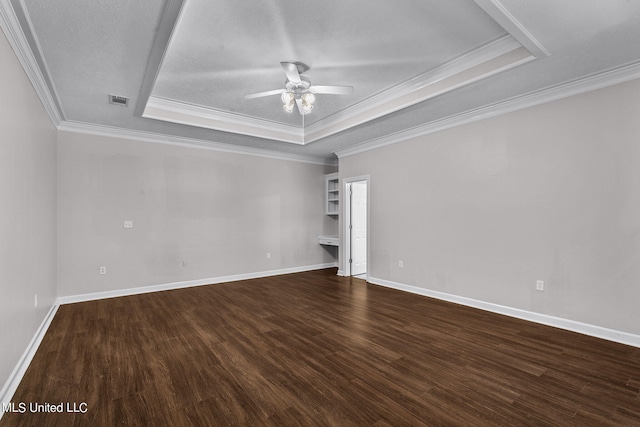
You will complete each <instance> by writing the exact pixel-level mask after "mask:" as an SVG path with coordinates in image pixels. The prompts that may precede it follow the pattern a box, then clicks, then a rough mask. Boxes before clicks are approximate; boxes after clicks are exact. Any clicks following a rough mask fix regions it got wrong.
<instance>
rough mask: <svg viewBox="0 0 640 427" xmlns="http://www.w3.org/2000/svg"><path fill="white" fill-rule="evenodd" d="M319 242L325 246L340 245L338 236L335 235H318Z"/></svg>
mask: <svg viewBox="0 0 640 427" xmlns="http://www.w3.org/2000/svg"><path fill="white" fill-rule="evenodd" d="M318 243H320V244H321V245H325V246H340V241H339V240H338V236H334V235H328V236H318Z"/></svg>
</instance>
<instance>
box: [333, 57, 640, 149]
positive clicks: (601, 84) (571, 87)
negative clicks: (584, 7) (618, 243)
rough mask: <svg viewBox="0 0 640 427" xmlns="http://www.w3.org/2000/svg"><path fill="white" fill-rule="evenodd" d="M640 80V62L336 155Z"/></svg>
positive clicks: (445, 119) (391, 136) (390, 143)
mask: <svg viewBox="0 0 640 427" xmlns="http://www.w3.org/2000/svg"><path fill="white" fill-rule="evenodd" d="M638 78H640V62H636V63H633V64H629V65H626V66H623V67H619V68H615V69H613V70H609V71H605V72H603V73H598V74H595V75H592V76H589V77H586V78H583V79H579V80H574V81H572V82H568V83H564V84H561V85H558V86H554V87H551V88H547V89H543V90H539V91H536V92H532V93H529V94H526V95H523V96H518V97H516V98H512V99H509V100H506V101H503V102H499V103H496V104H493V105H488V106H486V107H482V108H477V109H475V110H470V111H467V112H464V113H461V114H456V115H453V116H450V117H446V118H443V119H439V120H435V121H432V122H428V123H426V124H423V125H420V126H416V127H413V128H410V129H406V130H403V131H400V132H396V133H393V134H390V135H385V136H382V137H380V138H375V139H372V140H369V141H366V142H363V143H361V144H358V145H355V146H352V147H349V148H347V149H344V150H339V151H336V152H335V154H336V155H337V156H338V158H339V159H341V158H343V157H348V156H352V155H354V154H360V153H364V152H366V151H370V150H375V149H377V148H381V147H385V146H387V145H392V144H397V143H399V142H402V141H407V140H409V139H413V138H418V137H421V136H425V135H428V134H431V133H434V132H438V131H441V130H445V129H449V128H452V127H455V126H460V125H464V124H467V123H471V122H475V121H479V120H484V119H488V118H491V117H496V116H499V115H502V114H506V113H511V112H513V111H518V110H522V109H525V108H529V107H533V106H536V105H541V104H545V103H547V102H552V101H556V100H559V99H562V98H567V97H570V96H574V95H579V94H581V93H586V92H590V91H593V90H597V89H602V88H605V87H608V86H613V85H616V84H620V83H624V82H627V81H631V80H634V79H638Z"/></svg>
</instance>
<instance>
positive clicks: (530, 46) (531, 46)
mask: <svg viewBox="0 0 640 427" xmlns="http://www.w3.org/2000/svg"><path fill="white" fill-rule="evenodd" d="M473 1H475V2H476V4H477V5H478V6H480V7H481V8H482V10H484V11H485V12H486V13H487V15H489V16H490V17H491V18H493V20H494V21H496V22H497V23H498V24H499V25H500V26H501V27H502V28H504V29H505V30H507V32H508V33H509V34H511V35H512V36H513V38H515V39H516V40H518V42H520V44H522V46H524V47H525V48H527V50H528V51H529V52H531V53H532V54H533V55H535V56H536V57H537V58H542V57H545V56H549V55H550V53H549V51H548V50H547V49H545V47H544V46H542V43H540V42H539V41H538V40H537V39H536V38H535V37H534V36H533V35H532V34H531V33H530V32H529V30H527V29H526V28H525V26H524V25H522V23H520V21H518V20H517V19H516V17H515V16H513V15H512V14H511V12H509V11H508V10H507V8H506V7H504V5H503V4H502V3H500V0H473Z"/></svg>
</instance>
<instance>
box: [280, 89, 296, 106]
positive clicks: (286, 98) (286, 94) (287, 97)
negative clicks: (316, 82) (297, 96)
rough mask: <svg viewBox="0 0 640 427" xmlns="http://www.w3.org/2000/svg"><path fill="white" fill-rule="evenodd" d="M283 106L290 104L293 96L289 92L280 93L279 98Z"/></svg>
mask: <svg viewBox="0 0 640 427" xmlns="http://www.w3.org/2000/svg"><path fill="white" fill-rule="evenodd" d="M280 99H281V100H282V102H283V103H284V104H292V103H293V99H294V95H293V93H291V92H282V96H281V97H280Z"/></svg>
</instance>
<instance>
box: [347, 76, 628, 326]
mask: <svg viewBox="0 0 640 427" xmlns="http://www.w3.org/2000/svg"><path fill="white" fill-rule="evenodd" d="M365 174H370V175H371V183H370V184H371V188H370V189H371V199H370V206H371V218H370V220H371V222H370V227H371V228H370V232H371V238H370V245H371V259H370V261H369V270H370V275H371V276H372V277H375V278H380V279H385V280H390V281H394V282H398V283H402V284H406V285H413V286H417V287H422V288H426V289H430V290H435V291H440V292H445V293H449V294H453V295H457V296H463V297H468V298H473V299H476V300H480V301H485V302H490V303H495V304H500V305H504V306H508V307H513V308H519V309H523V310H528V311H532V312H537V313H541V314H546V315H551V316H557V317H561V318H566V319H571V320H575V321H579V322H584V323H588V324H593V325H598V326H602V327H606V328H611V329H614V330H619V331H624V332H628V333H634V334H640V310H639V309H638V301H640V81H638V80H636V81H632V82H629V83H625V84H620V85H617V86H612V87H609V88H605V89H601V90H597V91H593V92H590V93H586V94H582V95H578V96H574V97H571V98H566V99H563V100H560V101H556V102H552V103H548V104H545V105H541V106H537V107H532V108H529V109H526V110H521V111H518V112H514V113H510V114H506V115H502V116H500V117H497V118H492V119H486V120H483V121H480V122H476V123H471V124H467V125H463V126H459V127H457V128H453V129H449V130H446V131H441V132H438V133H434V134H431V135H427V136H424V137H420V138H417V139H415V140H411V141H406V142H402V143H398V144H394V145H391V146H387V147H383V148H379V149H376V150H373V151H369V152H365V153H361V154H357V155H353V156H349V157H344V158H341V159H340V176H341V178H348V177H353V176H358V175H365ZM399 260H403V261H404V268H402V269H401V268H399V267H398V261H399ZM537 279H541V280H544V281H545V282H546V290H545V291H544V292H538V291H536V290H535V282H536V280H537Z"/></svg>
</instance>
